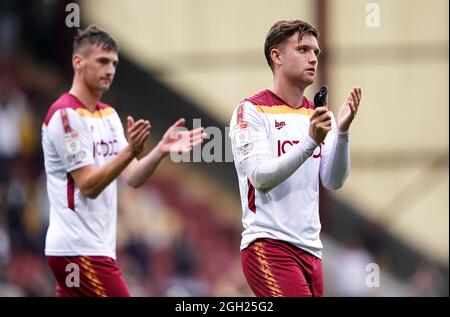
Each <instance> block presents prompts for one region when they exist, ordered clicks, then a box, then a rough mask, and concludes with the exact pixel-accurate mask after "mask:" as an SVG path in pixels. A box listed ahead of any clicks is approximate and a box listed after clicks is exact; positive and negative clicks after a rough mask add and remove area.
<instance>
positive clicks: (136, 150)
mask: <svg viewBox="0 0 450 317" xmlns="http://www.w3.org/2000/svg"><path fill="white" fill-rule="evenodd" d="M127 123H128V129H127V133H128V145H129V146H130V148H131V150H132V152H133V155H134V156H138V155H139V154H141V152H142V150H143V149H144V144H145V141H146V140H147V138H148V136H149V135H150V128H151V125H150V122H149V121H147V120H144V119H140V120H138V121H136V122H135V121H134V119H133V117H131V116H128V118H127Z"/></svg>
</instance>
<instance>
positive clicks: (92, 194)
mask: <svg viewBox="0 0 450 317" xmlns="http://www.w3.org/2000/svg"><path fill="white" fill-rule="evenodd" d="M133 158H134V155H133V152H132V150H131V149H130V148H129V147H126V148H125V149H123V150H122V151H120V152H119V153H118V154H117V156H116V157H114V158H113V159H112V160H111V161H109V162H108V163H106V164H105V165H102V166H99V167H89V168H88V169H87V170H86V169H84V168H83V169H81V170H78V171H74V172H72V173H71V174H72V176H73V177H74V179H75V182H76V184H77V186H78V187H79V188H80V190H81V192H82V193H83V194H84V195H85V196H87V197H89V198H91V199H94V198H96V197H97V196H98V195H99V194H100V193H101V192H102V191H103V190H104V189H105V188H106V187H107V186H108V185H109V184H111V182H112V181H114V180H115V179H116V178H117V177H118V176H119V175H120V173H122V171H123V170H124V169H125V168H126V167H127V165H128V164H129V163H130V162H131V161H132V160H133Z"/></svg>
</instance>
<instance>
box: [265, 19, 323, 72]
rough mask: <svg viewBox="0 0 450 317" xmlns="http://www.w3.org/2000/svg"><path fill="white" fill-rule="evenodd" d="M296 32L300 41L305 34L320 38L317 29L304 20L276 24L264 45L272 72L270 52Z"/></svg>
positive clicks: (284, 21) (283, 21)
mask: <svg viewBox="0 0 450 317" xmlns="http://www.w3.org/2000/svg"><path fill="white" fill-rule="evenodd" d="M296 32H298V40H299V41H300V40H301V39H302V37H303V36H304V35H305V34H310V35H312V36H314V37H315V38H316V39H318V38H319V31H317V29H316V28H315V27H313V26H312V25H311V24H309V23H308V22H305V21H302V20H281V21H278V22H276V23H275V24H274V25H272V27H271V28H270V30H269V32H268V33H267V36H266V41H265V43H264V54H265V55H266V60H267V63H268V64H269V66H270V69H272V71H273V70H274V68H273V61H272V58H271V56H270V51H271V50H272V49H273V48H274V47H276V46H277V45H279V44H280V43H283V42H284V41H285V40H286V39H288V38H289V37H291V36H292V35H293V34H295V33H296Z"/></svg>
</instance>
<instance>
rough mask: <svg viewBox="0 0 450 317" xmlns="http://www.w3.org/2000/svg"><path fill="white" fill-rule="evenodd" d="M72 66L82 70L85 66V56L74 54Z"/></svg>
mask: <svg viewBox="0 0 450 317" xmlns="http://www.w3.org/2000/svg"><path fill="white" fill-rule="evenodd" d="M72 66H73V69H75V70H80V69H81V68H82V67H83V56H81V54H73V56H72Z"/></svg>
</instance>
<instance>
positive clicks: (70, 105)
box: [44, 93, 84, 126]
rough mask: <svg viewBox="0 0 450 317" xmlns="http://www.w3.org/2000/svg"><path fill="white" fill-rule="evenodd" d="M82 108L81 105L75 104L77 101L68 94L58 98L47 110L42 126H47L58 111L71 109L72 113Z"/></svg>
mask: <svg viewBox="0 0 450 317" xmlns="http://www.w3.org/2000/svg"><path fill="white" fill-rule="evenodd" d="M82 108H84V106H83V105H82V104H81V103H79V102H77V100H76V99H75V98H73V97H72V96H71V95H70V94H68V93H65V94H63V95H62V96H60V97H59V98H58V99H57V100H56V101H55V102H54V103H53V104H52V105H51V106H50V108H49V109H48V111H47V114H46V116H45V118H44V125H45V126H46V125H48V124H49V122H50V120H51V119H52V118H53V116H54V115H55V113H56V112H58V111H59V110H67V109H72V110H74V111H77V109H82Z"/></svg>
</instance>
